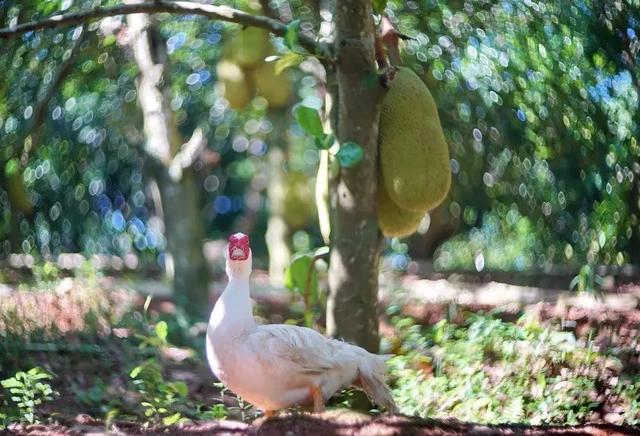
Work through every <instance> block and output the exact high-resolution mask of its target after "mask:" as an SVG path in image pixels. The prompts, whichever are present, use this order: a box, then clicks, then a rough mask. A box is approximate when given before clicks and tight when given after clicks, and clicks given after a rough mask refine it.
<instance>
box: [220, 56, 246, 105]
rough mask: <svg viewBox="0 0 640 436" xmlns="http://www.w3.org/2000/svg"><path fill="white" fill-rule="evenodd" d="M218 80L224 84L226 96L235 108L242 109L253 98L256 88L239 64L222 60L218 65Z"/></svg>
mask: <svg viewBox="0 0 640 436" xmlns="http://www.w3.org/2000/svg"><path fill="white" fill-rule="evenodd" d="M216 71H217V74H218V80H219V81H220V83H222V85H223V86H224V98H226V99H227V101H228V102H229V105H230V106H231V107H232V108H233V109H242V108H243V107H245V106H246V105H247V104H249V102H250V101H251V99H252V98H253V94H254V90H253V86H252V85H251V82H250V81H249V80H247V77H246V75H245V73H244V71H243V70H242V68H240V66H238V64H236V63H234V62H231V61H228V60H221V61H220V62H218V65H217V66H216Z"/></svg>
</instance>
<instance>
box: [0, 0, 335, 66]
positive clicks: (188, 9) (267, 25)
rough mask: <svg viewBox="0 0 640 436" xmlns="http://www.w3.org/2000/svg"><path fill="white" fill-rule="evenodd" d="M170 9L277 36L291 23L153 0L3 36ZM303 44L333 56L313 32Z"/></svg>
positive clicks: (18, 28) (63, 17)
mask: <svg viewBox="0 0 640 436" xmlns="http://www.w3.org/2000/svg"><path fill="white" fill-rule="evenodd" d="M160 12H168V13H171V14H176V15H202V16H205V17H208V18H210V19H213V20H220V21H227V22H230V23H236V24H241V25H243V26H253V27H260V28H262V29H266V30H268V31H270V32H271V33H273V34H275V35H277V36H284V34H285V32H286V30H287V26H286V25H285V24H284V23H282V22H281V21H278V20H275V19H273V18H269V17H266V16H262V15H253V14H249V13H247V12H242V11H239V10H237V9H233V8H230V7H228V6H216V5H209V4H201V3H194V2H190V1H166V0H153V1H144V2H142V3H135V4H120V5H117V6H105V7H95V8H92V9H88V10H85V11H80V12H70V13H67V14H59V15H53V16H50V17H49V18H45V19H43V20H40V21H31V22H28V23H22V24H18V25H15V26H11V27H5V28H2V29H0V39H2V38H11V37H15V36H18V35H21V34H24V33H27V32H32V31H35V30H40V29H47V28H51V27H58V26H64V25H71V24H79V23H85V22H87V21H91V20H95V19H98V18H105V17H112V16H116V15H127V14H136V13H147V14H155V13H160ZM299 42H300V45H302V46H303V47H304V48H305V49H307V50H308V51H309V52H310V53H312V54H317V55H319V56H323V57H327V58H331V52H330V50H329V47H327V46H326V45H324V44H321V43H318V42H317V41H316V40H315V39H314V38H313V37H312V36H309V35H305V34H300V36H299Z"/></svg>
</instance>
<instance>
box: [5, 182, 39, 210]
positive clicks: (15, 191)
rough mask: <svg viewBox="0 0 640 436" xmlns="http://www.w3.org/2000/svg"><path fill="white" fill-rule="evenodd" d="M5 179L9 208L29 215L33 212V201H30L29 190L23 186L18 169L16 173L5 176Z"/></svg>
mask: <svg viewBox="0 0 640 436" xmlns="http://www.w3.org/2000/svg"><path fill="white" fill-rule="evenodd" d="M6 180H7V191H8V192H7V193H8V194H9V203H10V204H11V208H12V209H14V211H20V212H22V213H23V214H25V215H31V214H32V213H33V203H32V202H31V197H30V196H29V191H27V188H26V186H24V180H23V178H22V172H21V171H18V172H17V173H16V174H13V175H11V176H9V177H7V179H6Z"/></svg>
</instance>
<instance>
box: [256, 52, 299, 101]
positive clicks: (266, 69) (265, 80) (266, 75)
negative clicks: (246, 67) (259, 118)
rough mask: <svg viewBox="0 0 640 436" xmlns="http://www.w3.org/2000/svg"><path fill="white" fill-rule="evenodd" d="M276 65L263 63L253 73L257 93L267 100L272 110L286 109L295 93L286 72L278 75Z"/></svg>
mask: <svg viewBox="0 0 640 436" xmlns="http://www.w3.org/2000/svg"><path fill="white" fill-rule="evenodd" d="M275 64H276V63H275V62H263V63H262V64H260V65H258V66H257V67H256V68H255V70H253V72H252V73H253V82H254V83H255V85H256V91H257V92H258V94H259V95H261V96H263V97H264V98H265V99H266V100H267V102H268V103H269V107H270V108H272V109H276V108H282V107H286V106H287V105H288V104H289V102H290V101H291V95H292V93H293V92H292V89H291V82H290V81H289V78H288V77H287V75H286V74H285V72H282V73H280V74H278V75H276V70H275Z"/></svg>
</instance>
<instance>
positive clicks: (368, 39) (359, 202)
mask: <svg viewBox="0 0 640 436" xmlns="http://www.w3.org/2000/svg"><path fill="white" fill-rule="evenodd" d="M335 16H336V30H337V38H336V45H335V47H336V55H337V81H338V90H339V92H338V94H339V95H338V107H337V109H338V131H337V137H338V140H339V142H340V143H345V142H347V141H352V142H355V143H357V144H359V145H360V146H361V147H362V148H363V150H364V158H363V159H362V160H361V161H360V163H359V164H357V165H356V166H354V167H352V168H343V169H341V171H340V174H339V175H338V177H337V178H335V179H333V180H332V183H331V194H330V198H331V208H332V214H333V217H332V225H333V229H332V235H331V245H332V247H331V248H332V249H331V259H330V267H329V288H330V294H329V299H328V302H327V332H328V333H329V334H330V335H332V336H337V337H341V338H344V339H345V340H347V341H350V342H354V343H356V344H358V345H360V346H363V347H364V348H366V349H368V350H370V351H377V350H378V347H379V337H378V316H377V315H378V313H377V296H378V261H379V255H380V242H381V236H380V233H379V230H378V223H377V201H376V192H377V191H376V190H377V155H378V119H379V115H380V101H381V98H382V96H383V92H382V87H381V86H380V85H379V82H378V76H377V68H376V63H375V52H374V34H373V30H374V25H373V15H372V9H371V2H370V1H365V0H359V1H355V0H354V1H346V0H343V1H339V2H337V5H336V14H335Z"/></svg>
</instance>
